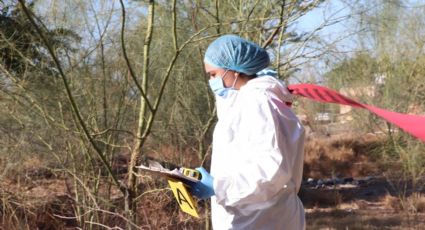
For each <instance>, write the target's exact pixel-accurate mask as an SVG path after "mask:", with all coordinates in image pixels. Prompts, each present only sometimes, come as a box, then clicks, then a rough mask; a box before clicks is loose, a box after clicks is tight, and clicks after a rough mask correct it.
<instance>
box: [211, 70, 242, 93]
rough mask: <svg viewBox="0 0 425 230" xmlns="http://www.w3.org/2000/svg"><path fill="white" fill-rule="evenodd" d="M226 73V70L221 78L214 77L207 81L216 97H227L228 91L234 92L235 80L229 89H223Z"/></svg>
mask: <svg viewBox="0 0 425 230" xmlns="http://www.w3.org/2000/svg"><path fill="white" fill-rule="evenodd" d="M227 71H228V70H226V71H225V72H224V74H223V76H221V77H220V76H216V77H215V78H213V79H210V80H209V81H208V83H209V85H210V88H211V90H212V91H213V92H214V94H215V95H217V96H220V97H223V98H225V97H227V94H228V93H229V91H230V90H235V89H234V88H233V87H234V85H235V83H236V79H235V82H234V83H233V86H232V87H231V88H226V87H224V84H223V79H224V78H225V77H226V73H227Z"/></svg>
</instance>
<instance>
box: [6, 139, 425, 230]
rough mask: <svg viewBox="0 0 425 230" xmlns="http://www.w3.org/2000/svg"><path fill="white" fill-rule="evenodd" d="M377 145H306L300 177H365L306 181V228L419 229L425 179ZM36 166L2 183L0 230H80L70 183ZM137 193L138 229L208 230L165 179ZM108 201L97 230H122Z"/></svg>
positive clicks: (168, 157)
mask: <svg viewBox="0 0 425 230" xmlns="http://www.w3.org/2000/svg"><path fill="white" fill-rule="evenodd" d="M382 144H385V142H383V139H382V138H380V137H377V136H375V135H363V136H361V137H359V136H352V135H350V136H344V137H341V136H333V137H323V138H315V139H310V140H308V142H307V144H306V155H305V170H304V178H305V179H307V178H313V179H320V178H347V177H351V178H353V179H358V178H366V177H369V179H367V180H365V182H364V183H362V184H357V185H353V184H340V185H330V186H329V185H328V186H321V187H317V186H310V185H307V184H305V183H304V185H303V186H302V189H301V191H300V194H299V195H300V197H301V199H302V200H303V203H304V205H305V208H306V218H307V229H424V227H423V226H424V224H425V190H424V186H423V185H424V183H423V182H424V180H423V178H422V179H419V180H416V181H415V183H412V181H411V180H410V178H409V177H407V176H405V175H404V174H403V173H402V172H401V171H400V170H399V169H400V167H401V166H400V163H399V162H391V163H388V162H387V161H383V160H382V158H381V156H380V155H379V154H373V153H371V149H373V148H374V147H376V146H379V145H382ZM162 152H163V153H164V152H168V153H170V154H165V155H162V158H161V160H164V161H171V162H177V161H176V159H174V158H177V157H176V156H173V155H172V154H171V152H173V151H172V149H168V150H167V149H163V150H162ZM151 156H152V157H154V158H158V157H159V156H158V155H157V154H155V153H152V154H151ZM121 158H122V159H121V160H120V161H119V162H121V164H117V165H116V169H117V170H118V169H119V168H125V164H126V157H124V156H121ZM196 163H197V162H195V161H194V162H191V163H190V164H196ZM39 164H40V162H37V160H36V159H34V160H33V161H31V162H28V161H27V162H26V164H25V167H24V169H23V170H24V172H22V173H20V174H19V175H17V176H14V177H11V176H8V177H4V178H3V179H1V180H0V198H1V199H0V214H1V216H0V218H1V222H0V223H2V226H0V229H2V230H6V229H77V228H76V226H77V221H76V218H75V209H76V207H77V206H76V200H75V196H74V194H73V192H72V191H73V189H72V188H73V184H72V183H71V181H70V179H69V178H68V177H66V176H64V174H63V173H55V171H53V170H46V169H44V168H37V166H36V165H39ZM122 175H123V176H124V175H125V173H124V172H123V174H122ZM101 187H102V186H101ZM139 188H140V191H144V193H143V194H142V195H141V196H140V197H138V198H137V199H138V206H139V209H138V210H139V212H138V215H139V216H138V219H139V222H138V223H137V225H138V226H139V227H140V228H141V229H200V228H201V229H204V228H205V226H206V225H208V224H206V223H208V222H209V221H208V209H206V208H205V207H207V205H208V204H207V203H205V202H198V205H199V210H200V212H201V213H202V218H200V219H195V218H192V217H190V216H188V215H186V214H184V213H182V212H181V211H179V208H178V207H177V205H176V202H175V200H174V198H173V196H172V194H171V191H170V190H169V189H168V188H167V184H166V182H165V181H164V180H163V179H160V178H152V177H150V176H149V175H146V176H144V177H141V178H140V186H139ZM115 192H116V194H119V193H118V192H117V191H115ZM111 197H113V200H112V201H111V208H110V209H106V210H105V209H103V210H93V211H97V212H98V213H101V217H100V219H102V220H103V221H102V225H103V226H102V225H101V224H98V223H96V224H95V228H94V229H108V227H106V226H109V229H121V228H124V223H125V221H126V219H125V218H124V217H123V215H122V210H123V204H122V203H123V202H122V197H120V196H119V195H115V193H114V190H112V195H111ZM92 209H95V208H93V207H92ZM86 210H87V209H86ZM88 210H89V211H90V209H88ZM117 210H121V211H117ZM87 223H89V221H88V222H87ZM92 224H94V223H92ZM112 227H115V228H112Z"/></svg>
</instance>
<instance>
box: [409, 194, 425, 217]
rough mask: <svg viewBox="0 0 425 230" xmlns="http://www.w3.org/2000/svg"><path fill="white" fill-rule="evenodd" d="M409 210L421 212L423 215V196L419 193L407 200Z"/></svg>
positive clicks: (424, 202) (424, 209)
mask: <svg viewBox="0 0 425 230" xmlns="http://www.w3.org/2000/svg"><path fill="white" fill-rule="evenodd" d="M407 203H408V205H409V209H410V210H411V211H412V212H415V213H417V212H423V213H425V195H423V194H421V193H413V194H412V195H411V196H409V197H408V198H407Z"/></svg>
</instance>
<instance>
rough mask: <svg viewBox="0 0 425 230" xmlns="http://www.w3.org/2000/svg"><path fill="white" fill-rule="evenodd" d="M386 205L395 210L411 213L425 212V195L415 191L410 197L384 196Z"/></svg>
mask: <svg viewBox="0 0 425 230" xmlns="http://www.w3.org/2000/svg"><path fill="white" fill-rule="evenodd" d="M384 204H385V207H386V208H388V209H392V210H394V211H395V212H399V211H405V212H409V213H425V195H423V194H421V193H413V194H412V195H410V196H408V197H394V196H391V195H387V196H385V197H384Z"/></svg>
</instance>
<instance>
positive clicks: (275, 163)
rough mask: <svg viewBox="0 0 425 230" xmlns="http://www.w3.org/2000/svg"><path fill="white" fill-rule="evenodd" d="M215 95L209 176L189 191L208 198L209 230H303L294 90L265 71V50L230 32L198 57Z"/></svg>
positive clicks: (301, 146) (300, 143)
mask: <svg viewBox="0 0 425 230" xmlns="http://www.w3.org/2000/svg"><path fill="white" fill-rule="evenodd" d="M204 64H205V70H206V72H207V74H209V76H210V80H209V84H210V87H211V89H212V91H213V92H214V93H215V96H216V105H217V116H218V122H217V124H216V126H215V129H214V135H213V150H212V160H211V174H209V173H208V172H207V171H206V170H205V169H204V168H202V167H200V168H197V169H198V170H199V171H200V172H201V174H202V180H201V181H200V182H198V183H196V184H195V185H193V186H192V188H191V193H192V194H193V195H195V196H196V197H198V198H201V199H207V198H209V197H211V206H212V207H211V208H212V210H211V215H212V225H213V229H216V230H221V229H244V230H249V229H255V230H257V229H288V230H291V229H296V230H298V229H305V216H304V207H303V205H302V203H301V201H300V199H299V198H298V196H297V193H298V191H299V189H300V185H301V180H302V171H303V158H304V128H303V126H302V125H301V122H300V121H299V120H298V118H297V117H296V115H295V114H294V112H293V111H292V110H291V108H290V106H289V105H290V103H291V102H292V99H293V98H292V95H291V94H290V92H289V91H288V89H287V87H286V85H285V84H284V82H282V81H281V80H279V79H278V78H276V72H274V71H272V70H270V69H266V68H267V67H268V66H269V64H270V58H269V55H268V54H267V52H266V50H265V49H263V48H261V47H260V46H258V45H257V44H255V43H253V42H250V41H248V40H245V39H243V38H241V37H239V36H236V35H224V36H221V37H219V38H217V39H216V40H214V41H213V42H212V43H211V44H210V45H209V47H208V49H207V50H206V53H205V58H204Z"/></svg>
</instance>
